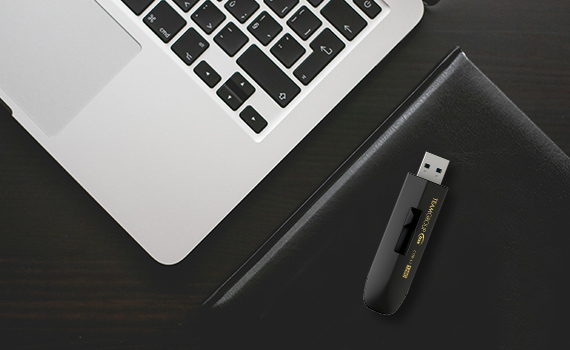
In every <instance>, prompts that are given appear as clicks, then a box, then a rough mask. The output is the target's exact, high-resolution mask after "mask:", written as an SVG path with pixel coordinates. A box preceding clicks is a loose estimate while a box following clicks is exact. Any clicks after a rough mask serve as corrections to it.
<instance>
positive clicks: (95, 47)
mask: <svg viewBox="0 0 570 350" xmlns="http://www.w3.org/2000/svg"><path fill="white" fill-rule="evenodd" d="M22 13H25V14H26V16H22ZM0 47H2V48H4V49H3V50H2V54H1V55H0V76H1V77H2V79H1V80H0V89H2V90H4V91H5V92H6V93H7V94H8V96H10V98H12V99H13V100H14V101H15V102H16V104H17V105H18V106H19V107H20V108H21V109H22V110H24V112H25V113H26V114H28V116H29V117H30V118H31V119H32V120H34V121H35V123H36V124H38V126H39V127H40V128H42V129H43V130H44V131H45V132H46V133H47V134H48V135H50V136H54V135H56V134H57V133H58V132H60V131H61V130H62V129H63V128H64V127H65V126H66V125H67V124H68V123H69V122H70V121H71V120H72V119H73V118H74V117H75V116H77V115H78V114H79V112H81V110H82V109H83V108H84V107H85V106H86V105H87V104H88V103H89V102H90V101H91V100H92V99H93V97H95V96H96V95H97V93H98V92H99V91H101V89H103V88H104V87H105V85H107V83H108V82H109V81H111V79H113V77H114V76H116V75H117V74H118V73H119V72H120V71H121V70H122V69H123V68H124V67H125V66H126V65H127V64H128V63H129V62H130V61H131V60H132V59H133V58H134V57H135V56H136V55H137V54H138V53H139V52H140V50H141V47H140V45H139V44H138V43H137V42H136V41H135V40H134V39H133V38H132V37H131V36H130V35H129V34H128V33H127V32H126V31H125V30H124V29H123V28H122V27H121V26H119V24H117V23H116V22H115V20H114V19H113V18H111V17H110V16H109V15H108V14H107V12H105V11H104V10H103V9H102V8H101V7H100V6H99V5H98V4H97V3H96V2H95V1H77V0H58V1H43V0H27V1H9V2H8V3H7V4H6V3H5V4H3V5H2V11H0ZM14 62H18V64H14Z"/></svg>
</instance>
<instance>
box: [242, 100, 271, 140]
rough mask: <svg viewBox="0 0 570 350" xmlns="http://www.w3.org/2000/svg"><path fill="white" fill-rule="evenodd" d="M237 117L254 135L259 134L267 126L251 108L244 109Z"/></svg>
mask: <svg viewBox="0 0 570 350" xmlns="http://www.w3.org/2000/svg"><path fill="white" fill-rule="evenodd" d="M239 117H240V118H241V119H242V120H243V121H244V122H245V123H246V124H247V125H249V127H250V128H251V130H253V131H255V133H256V134H259V133H260V132H261V131H262V130H263V129H265V127H266V126H267V121H266V120H265V119H263V117H262V116H261V115H260V114H259V113H257V111H256V110H255V109H253V107H251V106H247V107H245V108H244V109H243V111H242V112H241V113H240V114H239Z"/></svg>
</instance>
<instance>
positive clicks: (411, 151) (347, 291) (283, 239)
mask: <svg viewBox="0 0 570 350" xmlns="http://www.w3.org/2000/svg"><path fill="white" fill-rule="evenodd" d="M426 151H428V152H431V153H434V154H437V155H439V156H441V157H443V158H446V159H449V160H450V165H449V168H448V170H447V175H446V177H445V179H444V182H443V184H444V185H445V186H447V187H449V192H448V194H447V198H446V203H445V206H444V207H443V208H442V211H441V213H440V216H439V218H438V223H437V226H436V227H435V229H434V231H433V234H432V236H431V238H430V242H429V246H428V247H427V249H426V251H425V254H424V256H423V260H422V264H421V266H420V267H419V269H418V271H417V275H416V278H415V279H414V283H413V284H412V286H411V289H410V292H409V293H408V296H407V298H406V300H405V301H404V303H403V304H402V306H401V307H400V309H399V311H398V312H397V313H396V314H394V315H392V316H384V315H380V314H377V313H374V312H373V311H370V310H369V309H367V308H366V306H365V305H364V304H363V302H362V295H363V289H364V284H365V279H366V275H367V273H368V270H369V268H370V264H371V263H372V259H373V258H374V254H375V252H376V249H377V247H378V244H379V243H380V240H381V238H382V234H383V232H384V229H385V227H386V224H387V222H388V219H389V217H390V214H391V211H392V208H393V206H394V203H395V201H396V199H397V197H398V193H399V191H400V188H401V186H402V183H403V181H404V179H405V176H406V174H407V173H408V172H412V173H415V172H416V171H417V169H418V167H419V164H420V162H421V160H422V157H423V155H424V153H425V152H426ZM569 217H570V159H569V158H568V157H567V155H565V154H564V153H563V152H562V151H561V150H560V149H559V148H558V147H557V146H556V145H555V144H554V143H553V142H552V141H551V140H550V139H549V138H548V137H547V136H546V135H545V134H544V133H542V132H541V131H540V130H539V129H538V128H537V127H536V126H535V125H534V124H533V123H532V122H531V121H530V119H528V118H527V117H526V116H525V114H524V113H523V112H522V111H520V110H519V109H518V108H517V107H516V106H515V105H514V104H513V103H512V102H511V101H510V100H509V99H508V98H507V97H506V96H505V95H504V94H503V93H502V92H501V91H500V90H499V89H498V88H497V86H495V85H494V84H493V83H492V82H491V81H490V80H489V79H488V78H487V77H485V75H484V74H483V73H482V72H481V71H479V70H478V69H477V67H476V66H475V65H474V64H473V63H472V62H470V61H469V59H468V58H467V57H466V56H465V54H464V53H463V52H461V50H459V49H456V50H454V51H453V52H452V53H451V54H450V55H449V56H448V57H446V58H445V59H444V61H442V62H441V63H440V65H439V66H438V67H436V68H435V70H434V71H433V72H432V74H431V75H430V76H428V77H427V78H426V79H425V81H424V82H422V83H421V84H420V86H419V87H418V88H417V89H416V91H414V92H413V94H412V95H410V97H409V98H408V99H407V100H406V101H405V102H404V103H403V104H402V105H401V106H400V107H399V108H398V109H397V110H396V111H395V112H394V113H393V115H392V116H391V117H390V118H389V119H388V120H387V122H386V123H384V124H383V125H382V126H381V127H380V128H378V129H377V130H376V131H375V132H374V133H373V134H372V135H371V136H370V137H369V138H368V139H367V140H366V141H365V142H364V143H363V144H362V145H361V147H360V148H359V149H358V150H357V151H356V152H355V153H354V154H353V155H352V156H351V157H350V158H349V159H348V160H347V161H346V162H345V163H344V164H343V165H342V166H341V167H340V168H339V169H338V170H337V171H336V172H335V173H334V175H332V176H331V177H330V178H329V179H328V180H327V182H326V183H325V184H323V186H321V187H320V189H319V190H317V191H316V192H315V193H314V194H313V195H312V197H311V198H310V199H309V200H308V201H307V202H306V203H305V204H304V205H303V206H302V207H301V208H299V210H298V211H297V212H296V213H295V214H294V215H293V216H292V217H291V218H289V220H288V221H287V222H286V223H285V224H284V225H283V226H282V227H281V228H280V229H279V230H278V231H277V232H275V234H274V235H273V236H272V238H271V239H270V240H269V241H267V242H266V243H265V244H264V246H263V247H261V248H260V249H259V250H258V251H257V252H256V253H255V254H253V255H252V257H251V258H250V259H249V260H248V261H247V263H245V264H244V265H243V266H242V267H241V268H240V269H239V270H238V271H237V272H236V273H235V274H234V275H233V276H231V277H230V278H229V279H228V280H227V281H226V282H225V284H224V285H223V286H221V287H220V288H219V289H218V290H217V291H216V292H215V293H214V294H213V295H212V296H211V297H210V298H209V299H208V300H207V301H206V302H205V304H204V313H205V315H206V316H208V318H209V319H210V320H211V321H212V323H211V329H212V331H213V335H214V336H213V338H214V339H217V340H218V341H220V343H221V344H223V345H231V346H234V347H235V346H236V345H241V344H243V345H249V346H251V347H253V348H257V347H259V348H262V347H263V348H271V349H275V348H291V347H293V348H315V349H363V348H370V347H373V348H378V349H379V348H398V349H436V348H437V349H441V348H449V349H482V348H484V349H487V348H504V349H511V348H512V349H544V348H568V347H569V346H570V337H568V336H567V334H566V324H567V313H568V312H569V311H570V299H569V297H568V296H569V295H570V282H569V280H568V276H570V264H568V263H567V261H568V256H569V251H570V225H569V224H570V222H569V219H568V218H569Z"/></svg>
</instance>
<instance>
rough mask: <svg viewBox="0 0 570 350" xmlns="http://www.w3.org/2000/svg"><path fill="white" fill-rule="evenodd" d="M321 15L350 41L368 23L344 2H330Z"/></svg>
mask: <svg viewBox="0 0 570 350" xmlns="http://www.w3.org/2000/svg"><path fill="white" fill-rule="evenodd" d="M321 14H322V15H323V16H324V17H325V18H326V19H327V20H328V21H329V22H331V23H332V25H333V26H334V27H335V28H336V29H337V30H338V31H339V32H340V33H341V34H342V35H343V36H344V37H345V38H346V39H348V40H352V39H354V38H355V37H356V36H357V35H358V33H360V32H361V31H362V29H364V27H366V21H365V20H364V19H363V18H362V17H360V15H359V14H358V13H357V12H356V11H354V9H353V8H352V6H350V5H349V4H347V3H346V2H345V1H344V0H330V2H329V3H328V4H327V5H326V6H325V7H323V9H322V10H321Z"/></svg>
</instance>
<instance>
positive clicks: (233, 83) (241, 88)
mask: <svg viewBox="0 0 570 350" xmlns="http://www.w3.org/2000/svg"><path fill="white" fill-rule="evenodd" d="M226 85H227V87H229V88H230V90H232V91H233V92H234V93H235V94H236V95H237V96H238V97H239V98H240V99H242V100H243V101H245V100H247V99H248V98H249V97H250V96H251V95H253V93H254V92H255V88H254V87H253V85H251V84H250V82H249V81H247V80H245V78H244V77H243V75H241V74H239V73H238V72H235V73H234V74H233V75H232V76H231V77H230V78H229V79H228V81H226Z"/></svg>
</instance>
